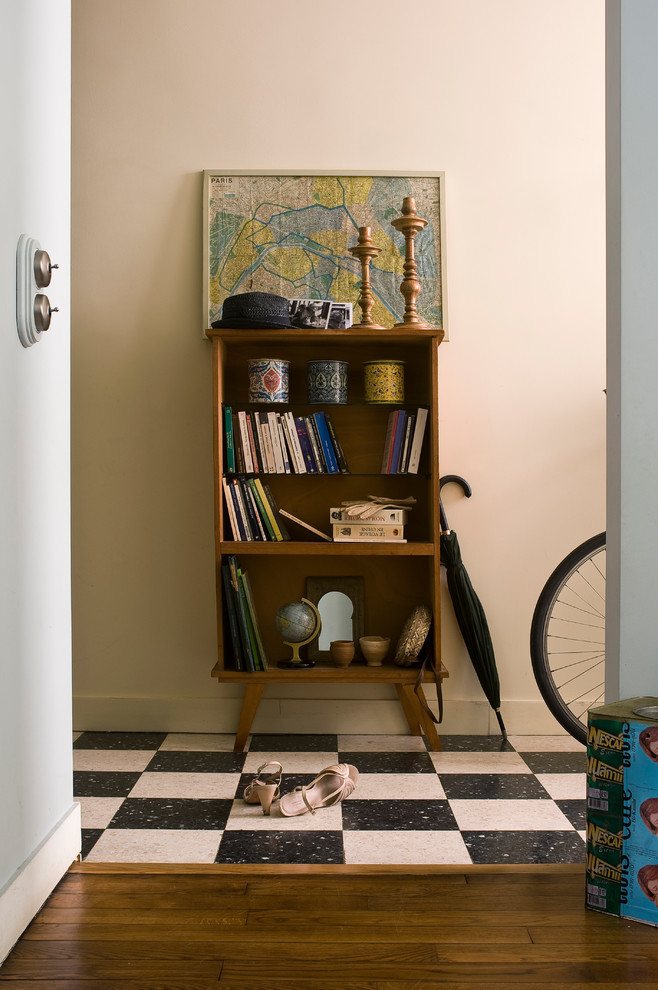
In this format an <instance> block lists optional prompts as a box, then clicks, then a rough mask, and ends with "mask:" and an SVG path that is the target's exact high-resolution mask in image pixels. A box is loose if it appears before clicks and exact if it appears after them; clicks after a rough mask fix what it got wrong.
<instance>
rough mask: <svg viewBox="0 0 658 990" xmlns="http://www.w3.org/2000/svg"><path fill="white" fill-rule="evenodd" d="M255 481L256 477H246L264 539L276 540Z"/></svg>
mask: <svg viewBox="0 0 658 990" xmlns="http://www.w3.org/2000/svg"><path fill="white" fill-rule="evenodd" d="M257 481H258V478H249V479H248V482H249V487H250V488H251V494H252V495H253V497H254V502H255V503H256V511H257V512H258V516H259V518H260V520H261V522H262V524H263V527H264V532H265V539H266V540H270V541H273V542H276V540H277V536H276V533H275V532H274V529H273V528H272V523H271V522H270V517H269V515H268V512H267V509H266V508H265V506H264V505H263V500H262V498H261V494H260V491H259V490H258V486H257V484H256V482H257Z"/></svg>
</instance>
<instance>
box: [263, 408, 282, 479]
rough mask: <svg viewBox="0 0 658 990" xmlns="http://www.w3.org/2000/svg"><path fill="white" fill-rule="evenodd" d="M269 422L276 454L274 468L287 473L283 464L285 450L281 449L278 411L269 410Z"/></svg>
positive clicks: (273, 449) (279, 472)
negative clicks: (277, 420)
mask: <svg viewBox="0 0 658 990" xmlns="http://www.w3.org/2000/svg"><path fill="white" fill-rule="evenodd" d="M267 422H268V423H269V427H270V437H271V440H272V452H273V454H274V468H275V470H276V473H277V474H285V473H286V472H285V468H284V466H283V452H282V450H281V439H280V437H279V427H278V425H277V422H276V413H275V412H268V414H267Z"/></svg>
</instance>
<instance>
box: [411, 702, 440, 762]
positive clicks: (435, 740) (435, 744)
mask: <svg viewBox="0 0 658 990" xmlns="http://www.w3.org/2000/svg"><path fill="white" fill-rule="evenodd" d="M419 698H422V699H423V701H425V703H427V702H426V699H425V694H424V692H423V689H422V687H419V688H418V698H416V706H417V708H418V717H419V719H420V724H421V727H422V730H423V732H424V733H425V738H426V739H427V741H428V743H429V746H430V749H431V750H433V751H440V750H442V749H443V745H442V743H441V740H440V739H439V734H438V732H437V731H436V724H435V723H434V722H433V721H432V719H431V718H430V717H429V715H428V714H427V712H426V711H425V709H424V708H423V707H422V705H421V704H420V701H419V700H418V699H419Z"/></svg>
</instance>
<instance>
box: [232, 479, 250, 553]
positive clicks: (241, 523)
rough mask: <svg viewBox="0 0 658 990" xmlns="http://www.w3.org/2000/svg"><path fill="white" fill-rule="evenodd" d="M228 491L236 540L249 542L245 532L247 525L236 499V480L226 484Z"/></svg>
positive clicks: (238, 501)
mask: <svg viewBox="0 0 658 990" xmlns="http://www.w3.org/2000/svg"><path fill="white" fill-rule="evenodd" d="M228 490H229V494H230V496H231V501H232V503H233V515H234V516H235V521H236V524H237V527H238V533H239V536H238V537H237V539H238V540H249V539H251V537H250V535H249V533H248V532H247V524H246V522H245V520H244V518H243V515H242V509H241V508H240V500H239V498H238V482H237V478H234V479H233V480H232V481H230V482H228Z"/></svg>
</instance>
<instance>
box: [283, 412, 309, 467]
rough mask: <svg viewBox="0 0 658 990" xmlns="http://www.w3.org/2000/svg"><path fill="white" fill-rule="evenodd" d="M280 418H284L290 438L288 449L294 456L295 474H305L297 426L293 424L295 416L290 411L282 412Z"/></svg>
mask: <svg viewBox="0 0 658 990" xmlns="http://www.w3.org/2000/svg"><path fill="white" fill-rule="evenodd" d="M282 419H283V420H284V422H285V424H286V427H287V430H288V437H289V439H290V450H291V452H292V454H293V456H294V458H295V469H296V471H297V474H306V461H305V460H304V455H303V454H302V448H301V445H300V443H299V437H298V436H297V426H296V425H295V417H294V416H293V414H292V413H291V412H287V413H284V414H283V417H282Z"/></svg>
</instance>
